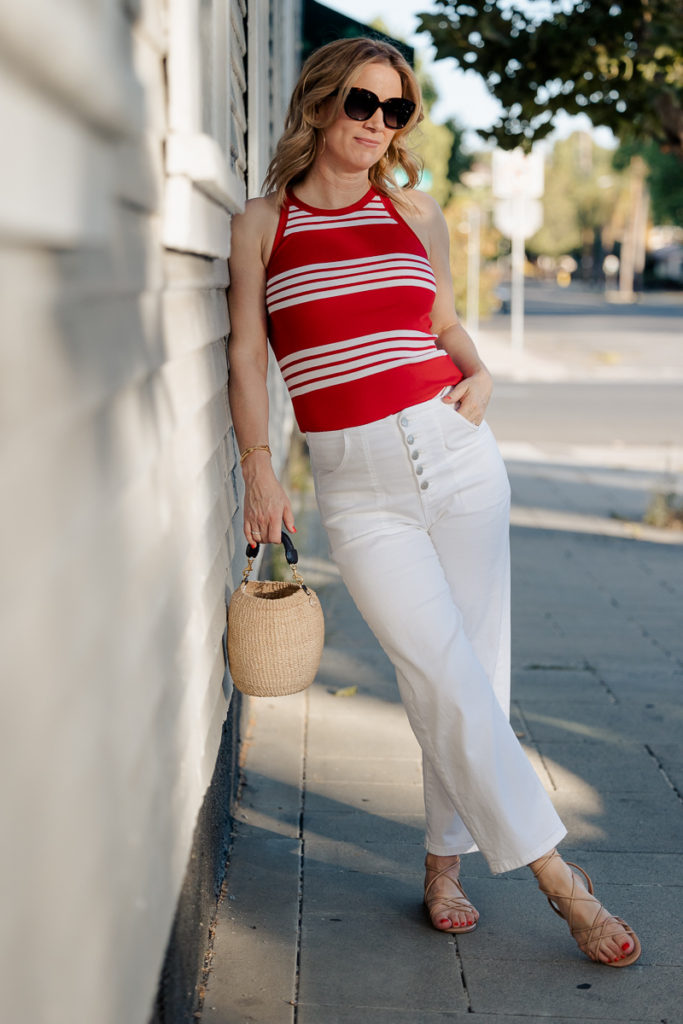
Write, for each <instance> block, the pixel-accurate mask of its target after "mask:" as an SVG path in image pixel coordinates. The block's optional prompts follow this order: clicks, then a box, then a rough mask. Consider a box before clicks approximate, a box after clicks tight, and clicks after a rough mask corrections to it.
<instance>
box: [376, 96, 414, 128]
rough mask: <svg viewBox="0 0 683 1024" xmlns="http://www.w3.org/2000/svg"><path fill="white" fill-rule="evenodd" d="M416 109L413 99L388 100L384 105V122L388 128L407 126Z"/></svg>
mask: <svg viewBox="0 0 683 1024" xmlns="http://www.w3.org/2000/svg"><path fill="white" fill-rule="evenodd" d="M414 110H415V104H414V103H413V102H412V100H398V99H396V100H387V102H386V103H385V104H384V107H383V111H382V112H383V114H384V123H385V125H386V126H387V128H393V129H397V128H405V126H406V125H407V124H408V121H409V120H410V115H411V114H412V112H413V111H414Z"/></svg>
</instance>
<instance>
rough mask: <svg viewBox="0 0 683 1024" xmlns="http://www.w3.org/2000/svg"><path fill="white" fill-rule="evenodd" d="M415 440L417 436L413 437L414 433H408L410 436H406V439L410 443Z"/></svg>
mask: <svg viewBox="0 0 683 1024" xmlns="http://www.w3.org/2000/svg"><path fill="white" fill-rule="evenodd" d="M414 440H415V438H414V437H413V435H412V434H408V436H407V438H406V441H407V442H408V444H412V443H413V441H414Z"/></svg>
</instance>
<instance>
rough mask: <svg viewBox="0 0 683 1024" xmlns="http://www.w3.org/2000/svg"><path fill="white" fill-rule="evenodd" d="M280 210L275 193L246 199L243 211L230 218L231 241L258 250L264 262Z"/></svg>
mask: <svg viewBox="0 0 683 1024" xmlns="http://www.w3.org/2000/svg"><path fill="white" fill-rule="evenodd" d="M279 219H280V210H279V207H278V205H277V200H276V198H275V194H274V193H273V194H271V195H267V196H258V197H256V198H254V199H248V200H247V202H246V204H245V207H244V211H243V212H242V213H236V214H235V215H234V216H233V218H232V227H231V230H232V236H233V241H234V242H235V243H236V244H237V245H238V246H239V248H240V249H244V248H249V249H251V250H252V251H254V250H259V251H260V253H261V258H262V260H263V262H264V264H265V263H267V262H268V256H269V255H270V250H271V249H272V246H273V240H274V238H275V234H276V232H277V226H278V221H279Z"/></svg>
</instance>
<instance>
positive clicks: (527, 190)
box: [491, 148, 544, 199]
mask: <svg viewBox="0 0 683 1024" xmlns="http://www.w3.org/2000/svg"><path fill="white" fill-rule="evenodd" d="M491 175H492V178H491V190H492V192H493V194H494V196H495V197H496V199H511V198H512V197H513V196H527V197H528V198H529V199H540V198H541V196H542V195H543V184H544V183H543V157H542V156H541V154H540V153H524V151H523V150H521V149H519V148H517V149H512V150H507V149H494V151H493V156H492V160H491Z"/></svg>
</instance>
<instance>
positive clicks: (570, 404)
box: [486, 381, 683, 445]
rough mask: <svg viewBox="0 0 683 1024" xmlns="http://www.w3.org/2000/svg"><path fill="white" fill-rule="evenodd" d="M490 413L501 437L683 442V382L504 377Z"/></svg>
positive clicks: (605, 442)
mask: <svg viewBox="0 0 683 1024" xmlns="http://www.w3.org/2000/svg"><path fill="white" fill-rule="evenodd" d="M486 418H487V420H488V423H489V425H490V426H491V428H492V429H493V432H494V434H495V435H496V437H497V438H498V439H499V440H500V441H526V442H529V443H531V444H537V443H543V442H552V443H556V442H559V443H562V444H597V445H610V444H628V445H669V444H683V386H682V385H681V384H666V383H649V382H645V383H643V384H639V383H637V382H635V381H628V382H623V381H616V382H614V383H602V382H600V383H591V382H590V381H586V382H580V381H557V382H550V383H548V382H545V381H527V382H524V383H515V382H512V381H499V382H498V383H497V385H496V387H495V389H494V392H493V397H492V398H491V403H490V405H489V408H488V411H487V414H486Z"/></svg>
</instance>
